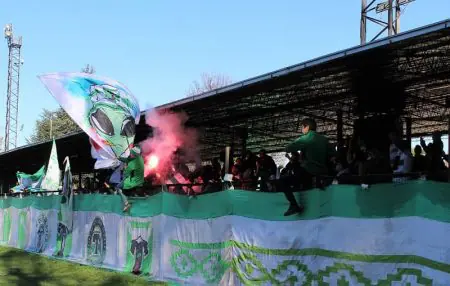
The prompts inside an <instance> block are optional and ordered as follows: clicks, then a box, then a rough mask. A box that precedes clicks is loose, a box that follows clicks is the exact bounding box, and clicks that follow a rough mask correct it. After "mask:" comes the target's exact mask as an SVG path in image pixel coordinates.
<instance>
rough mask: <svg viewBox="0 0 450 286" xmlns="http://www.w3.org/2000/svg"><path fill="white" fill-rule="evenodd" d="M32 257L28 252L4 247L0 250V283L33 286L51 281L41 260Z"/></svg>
mask: <svg viewBox="0 0 450 286" xmlns="http://www.w3.org/2000/svg"><path fill="white" fill-rule="evenodd" d="M41 259H42V258H40V257H36V258H35V259H32V257H30V254H28V253H25V252H22V251H17V250H14V249H4V250H2V251H1V252H0V271H1V272H2V276H1V277H0V285H18V286H33V285H42V284H43V282H46V283H48V282H52V279H53V278H52V277H51V276H50V275H49V274H48V273H46V271H48V270H47V269H46V267H45V265H44V264H43V263H42V261H41Z"/></svg>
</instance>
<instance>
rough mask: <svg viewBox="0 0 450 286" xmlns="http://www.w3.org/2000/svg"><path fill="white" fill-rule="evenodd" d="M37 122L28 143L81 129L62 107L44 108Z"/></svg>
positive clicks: (57, 136)
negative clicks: (52, 109) (53, 109)
mask: <svg viewBox="0 0 450 286" xmlns="http://www.w3.org/2000/svg"><path fill="white" fill-rule="evenodd" d="M35 124H36V125H35V127H34V132H33V134H32V135H31V136H30V137H29V138H27V143H28V144H30V143H39V142H43V141H47V140H50V139H52V138H59V137H62V136H64V135H67V134H71V133H74V132H79V131H81V129H80V128H79V127H78V125H77V124H76V123H75V122H74V121H73V120H72V118H70V116H69V115H68V114H67V113H66V112H65V111H64V109H62V108H59V109H57V110H55V111H51V110H47V109H44V111H43V112H42V114H41V115H40V117H39V119H38V120H36V123H35Z"/></svg>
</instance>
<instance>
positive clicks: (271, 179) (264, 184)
mask: <svg viewBox="0 0 450 286" xmlns="http://www.w3.org/2000/svg"><path fill="white" fill-rule="evenodd" d="M301 126H302V133H303V135H302V136H300V137H299V138H298V139H297V140H295V141H294V142H292V143H291V144H289V145H288V146H287V147H286V150H285V151H286V154H285V156H286V158H287V159H288V163H287V164H286V166H281V165H280V166H277V164H276V163H275V160H274V159H273V158H272V157H271V156H270V155H269V154H268V153H267V152H266V150H264V149H262V150H260V151H259V152H258V153H257V154H255V153H253V152H251V151H250V150H246V151H245V152H244V154H243V155H242V157H240V158H237V159H235V161H234V164H232V167H231V174H228V173H229V172H228V171H226V170H225V169H224V166H225V165H226V164H224V163H223V162H220V160H219V159H218V158H215V159H213V160H212V161H211V162H210V163H209V164H206V165H203V166H201V167H198V168H191V170H190V169H189V168H188V166H187V164H186V163H187V162H184V160H183V159H182V156H180V154H178V153H176V154H174V158H173V161H172V162H173V164H172V167H171V170H170V172H169V174H168V178H167V179H165V180H164V181H161V180H157V178H155V177H150V178H147V179H146V182H145V183H143V182H144V180H143V178H142V180H138V181H139V182H142V183H139V184H135V185H136V186H134V185H133V188H123V187H121V186H114V185H113V186H111V185H112V184H111V183H112V182H111V177H112V175H111V172H110V171H109V172H108V171H104V172H100V173H97V176H96V177H95V179H93V178H85V179H84V180H82V181H81V182H78V183H77V184H76V186H75V188H74V189H75V192H76V193H92V192H94V193H104V194H109V193H117V192H118V189H120V190H122V189H124V194H125V195H127V196H148V195H151V194H152V193H153V192H155V191H160V190H161V188H166V191H169V192H175V193H182V194H188V195H196V194H199V193H210V192H215V191H220V190H223V189H229V188H236V189H243V190H258V191H263V192H276V191H282V192H284V193H285V195H286V198H287V200H288V201H289V202H290V208H289V210H288V211H287V212H286V215H290V214H294V213H297V212H301V211H302V210H303V207H302V206H301V204H298V203H297V201H296V200H295V197H294V195H293V192H294V191H298V190H308V189H311V188H314V187H316V188H321V189H323V188H325V187H326V186H327V185H329V184H331V183H335V184H336V183H338V184H358V185H359V184H361V185H362V186H363V187H368V186H369V185H370V184H375V183H381V182H392V181H394V182H401V181H405V180H409V179H417V178H422V179H430V180H437V181H447V180H448V161H449V159H448V157H447V156H446V154H445V153H444V144H443V142H442V139H441V136H440V134H439V133H434V134H433V136H432V142H431V143H429V144H426V143H425V141H424V140H423V138H421V139H420V145H417V146H415V148H414V154H412V153H411V148H410V144H409V143H408V142H407V141H405V140H402V139H401V137H400V136H399V135H398V134H397V133H395V132H391V133H390V134H389V136H388V137H389V141H390V146H389V150H382V149H381V148H379V147H377V146H376V144H373V142H370V143H372V144H366V142H364V140H363V139H362V138H360V137H358V136H353V137H348V138H346V139H345V140H344V142H342V144H340V145H339V146H333V145H331V144H330V142H329V141H328V139H327V138H326V137H325V136H323V135H321V134H320V133H318V132H316V123H315V121H314V120H313V119H305V120H303V121H302V123H301ZM135 159H136V160H137V159H139V156H138V157H136V158H135ZM138 161H139V160H138ZM139 162H140V165H142V166H141V169H143V160H142V158H140V161H139ZM138 165H139V164H138ZM126 166H129V164H128V165H126ZM141 171H142V172H141V173H142V177H143V170H141ZM138 173H139V172H138ZM130 174H131V175H130ZM130 174H128V175H127V177H129V176H131V177H129V178H128V179H129V180H130V181H133V180H134V179H133V178H132V174H137V173H136V172H135V170H134V169H133V170H131V173H130ZM156 181H158V182H159V183H155V182H156ZM155 185H156V186H155ZM93 190H95V191H93Z"/></svg>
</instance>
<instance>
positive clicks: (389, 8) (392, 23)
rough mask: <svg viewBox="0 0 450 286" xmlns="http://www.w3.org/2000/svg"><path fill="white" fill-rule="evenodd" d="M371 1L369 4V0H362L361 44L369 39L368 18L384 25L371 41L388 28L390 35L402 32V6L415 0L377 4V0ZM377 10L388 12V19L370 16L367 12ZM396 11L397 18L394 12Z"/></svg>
mask: <svg viewBox="0 0 450 286" xmlns="http://www.w3.org/2000/svg"><path fill="white" fill-rule="evenodd" d="M369 1H370V2H369V3H368V4H367V0H361V4H362V7H361V24H360V38H361V45H364V44H365V43H366V41H367V39H366V37H367V20H369V21H370V22H372V23H375V24H377V25H379V26H381V27H382V29H381V30H380V31H379V33H378V34H377V35H376V36H375V37H374V38H373V39H372V40H370V42H372V41H375V40H376V39H378V37H379V36H381V34H383V33H384V32H385V31H386V30H387V31H388V36H392V35H396V34H398V33H400V16H401V14H402V11H401V6H404V5H407V4H409V3H411V2H413V1H415V0H388V1H384V2H381V3H378V4H377V5H375V2H377V0H369ZM374 10H375V11H376V13H378V14H379V13H384V12H387V13H388V21H387V22H385V21H382V20H379V19H376V18H373V17H370V16H368V15H367V14H368V13H369V12H371V11H374ZM394 11H395V19H394V15H393V14H394V13H393V12H394Z"/></svg>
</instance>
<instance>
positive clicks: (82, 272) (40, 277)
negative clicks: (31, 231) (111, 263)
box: [0, 247, 164, 286]
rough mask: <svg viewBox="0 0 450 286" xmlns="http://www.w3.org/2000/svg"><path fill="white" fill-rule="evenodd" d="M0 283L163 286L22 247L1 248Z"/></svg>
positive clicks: (26, 285)
mask: <svg viewBox="0 0 450 286" xmlns="http://www.w3.org/2000/svg"><path fill="white" fill-rule="evenodd" d="M0 285H9V286H15V285H18V286H34V285H39V286H56V285H58V286H65V285H86V286H87V285H93V286H96V285H101V286H106V285H108V286H109V285H112V286H121V285H124V286H125V285H139V286H140V285H164V284H163V283H156V282H148V281H147V280H145V279H143V278H139V277H135V276H133V275H131V274H120V273H117V272H112V271H106V270H102V269H97V268H93V267H89V266H83V265H79V264H74V263H70V262H65V261H61V260H55V259H49V258H46V257H44V256H40V255H37V254H31V253H27V252H24V251H21V250H17V249H13V248H8V247H0Z"/></svg>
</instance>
